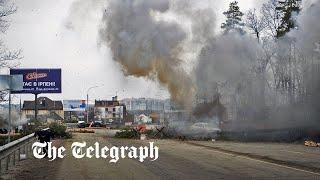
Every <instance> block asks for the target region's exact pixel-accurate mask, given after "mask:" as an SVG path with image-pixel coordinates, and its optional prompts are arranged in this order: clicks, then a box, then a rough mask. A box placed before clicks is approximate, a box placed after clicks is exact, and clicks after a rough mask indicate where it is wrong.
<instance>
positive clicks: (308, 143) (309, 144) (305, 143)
mask: <svg viewBox="0 0 320 180" xmlns="http://www.w3.org/2000/svg"><path fill="white" fill-rule="evenodd" d="M304 145H305V146H309V147H320V143H316V142H314V141H305V142H304Z"/></svg>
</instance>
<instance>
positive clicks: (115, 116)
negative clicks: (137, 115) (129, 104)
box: [94, 97, 126, 124]
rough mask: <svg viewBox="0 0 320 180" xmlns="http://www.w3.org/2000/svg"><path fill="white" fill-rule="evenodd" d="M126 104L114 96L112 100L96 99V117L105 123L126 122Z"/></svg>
mask: <svg viewBox="0 0 320 180" xmlns="http://www.w3.org/2000/svg"><path fill="white" fill-rule="evenodd" d="M125 118H126V106H125V105H124V104H120V102H119V101H118V100H117V99H116V97H113V98H112V100H111V101H110V100H95V103H94V119H95V120H101V121H103V122H104V123H105V124H124V122H125Z"/></svg>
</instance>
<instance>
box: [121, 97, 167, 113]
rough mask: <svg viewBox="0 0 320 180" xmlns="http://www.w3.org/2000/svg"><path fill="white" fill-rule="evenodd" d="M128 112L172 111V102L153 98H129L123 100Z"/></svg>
mask: <svg viewBox="0 0 320 180" xmlns="http://www.w3.org/2000/svg"><path fill="white" fill-rule="evenodd" d="M121 103H123V104H125V105H126V107H127V110H128V111H145V112H163V111H165V110H170V109H172V102H171V101H170V100H169V99H166V100H162V99H153V98H127V99H123V100H121Z"/></svg>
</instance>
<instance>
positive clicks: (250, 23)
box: [246, 9, 267, 42]
mask: <svg viewBox="0 0 320 180" xmlns="http://www.w3.org/2000/svg"><path fill="white" fill-rule="evenodd" d="M246 26H247V27H248V28H249V29H250V30H251V31H253V32H254V33H255V35H256V37H257V39H258V42H259V41H260V33H261V32H262V31H263V30H264V29H265V28H266V26H267V23H266V20H265V16H261V17H259V16H258V15H257V13H256V9H253V10H249V11H248V13H247V16H246Z"/></svg>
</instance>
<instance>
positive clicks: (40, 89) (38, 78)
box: [10, 69, 61, 94]
mask: <svg viewBox="0 0 320 180" xmlns="http://www.w3.org/2000/svg"><path fill="white" fill-rule="evenodd" d="M10 75H22V76H23V89H22V90H14V91H12V94H23V93H25V94H40V93H61V69H10Z"/></svg>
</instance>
